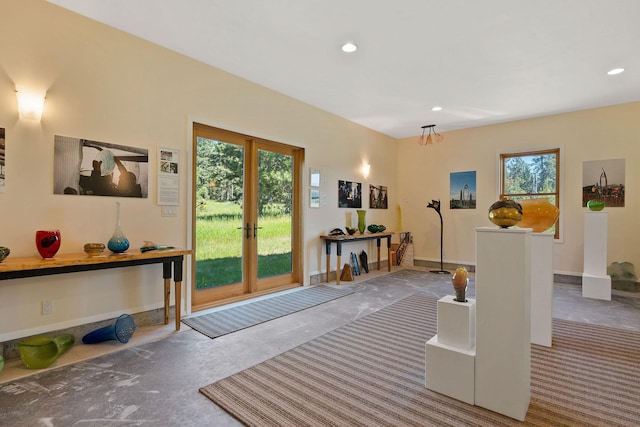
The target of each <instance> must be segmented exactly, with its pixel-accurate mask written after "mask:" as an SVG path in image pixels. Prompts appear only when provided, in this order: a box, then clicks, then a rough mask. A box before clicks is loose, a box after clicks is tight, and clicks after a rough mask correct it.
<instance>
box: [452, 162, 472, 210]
mask: <svg viewBox="0 0 640 427" xmlns="http://www.w3.org/2000/svg"><path fill="white" fill-rule="evenodd" d="M476 200H477V195H476V171H468V172H452V173H451V174H450V176H449V209H475V208H476Z"/></svg>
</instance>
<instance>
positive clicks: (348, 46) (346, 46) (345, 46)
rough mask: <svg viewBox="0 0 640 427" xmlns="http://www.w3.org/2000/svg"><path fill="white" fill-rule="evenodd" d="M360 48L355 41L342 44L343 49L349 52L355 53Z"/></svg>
mask: <svg viewBox="0 0 640 427" xmlns="http://www.w3.org/2000/svg"><path fill="white" fill-rule="evenodd" d="M356 50H358V46H356V45H355V44H354V43H351V42H348V43H345V44H343V45H342V51H343V52H347V53H353V52H355V51H356Z"/></svg>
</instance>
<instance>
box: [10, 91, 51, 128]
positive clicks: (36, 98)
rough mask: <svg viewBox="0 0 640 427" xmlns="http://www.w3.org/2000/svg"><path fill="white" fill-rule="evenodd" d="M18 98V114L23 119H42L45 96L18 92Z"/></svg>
mask: <svg viewBox="0 0 640 427" xmlns="http://www.w3.org/2000/svg"><path fill="white" fill-rule="evenodd" d="M16 97H17V98H18V113H19V115H20V118H21V119H27V120H37V121H40V119H42V111H43V110H44V99H45V97H44V96H42V95H36V94H34V93H33V92H27V91H24V90H16Z"/></svg>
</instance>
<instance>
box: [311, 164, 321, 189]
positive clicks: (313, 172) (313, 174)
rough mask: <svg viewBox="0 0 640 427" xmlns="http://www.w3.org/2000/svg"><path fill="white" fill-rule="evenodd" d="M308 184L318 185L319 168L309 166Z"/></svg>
mask: <svg viewBox="0 0 640 427" xmlns="http://www.w3.org/2000/svg"><path fill="white" fill-rule="evenodd" d="M309 186H311V187H320V169H316V168H311V169H310V170H309Z"/></svg>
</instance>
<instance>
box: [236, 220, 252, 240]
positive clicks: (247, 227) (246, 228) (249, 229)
mask: <svg viewBox="0 0 640 427" xmlns="http://www.w3.org/2000/svg"><path fill="white" fill-rule="evenodd" d="M238 230H245V231H246V232H247V235H246V237H247V239H249V238H250V237H251V227H249V223H247V226H246V227H238ZM254 234H255V230H254ZM254 237H255V236H254Z"/></svg>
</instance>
